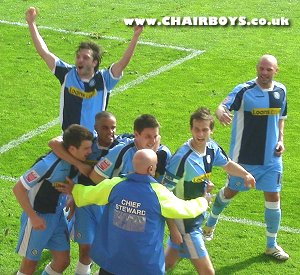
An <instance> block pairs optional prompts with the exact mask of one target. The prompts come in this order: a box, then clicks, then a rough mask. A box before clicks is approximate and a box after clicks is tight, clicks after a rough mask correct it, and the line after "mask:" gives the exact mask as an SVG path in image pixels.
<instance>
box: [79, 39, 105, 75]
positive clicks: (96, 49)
mask: <svg viewBox="0 0 300 275" xmlns="http://www.w3.org/2000/svg"><path fill="white" fill-rule="evenodd" d="M82 49H88V50H92V51H93V60H97V65H96V67H95V71H97V70H98V69H99V65H100V63H101V60H102V56H103V51H102V49H101V48H100V46H99V45H98V44H96V43H94V42H91V41H87V42H81V43H80V44H79V46H78V48H77V50H76V54H77V53H78V52H79V51H80V50H82Z"/></svg>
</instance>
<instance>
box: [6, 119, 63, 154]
mask: <svg viewBox="0 0 300 275" xmlns="http://www.w3.org/2000/svg"><path fill="white" fill-rule="evenodd" d="M58 122H59V119H58V118H55V119H54V120H52V121H50V122H48V123H46V124H44V125H41V126H39V127H38V128H36V129H35V130H32V131H30V132H28V133H26V134H24V135H22V136H20V137H19V138H17V139H14V140H12V141H10V142H9V143H7V144H5V145H3V146H2V147H0V155H1V154H3V153H5V152H7V151H8V150H10V149H12V148H14V147H16V146H18V145H20V144H22V143H24V142H25V141H27V140H29V139H31V138H33V137H34V136H37V135H39V134H41V133H43V132H46V131H47V130H48V129H49V128H50V127H52V126H54V125H56V124H57V123H58Z"/></svg>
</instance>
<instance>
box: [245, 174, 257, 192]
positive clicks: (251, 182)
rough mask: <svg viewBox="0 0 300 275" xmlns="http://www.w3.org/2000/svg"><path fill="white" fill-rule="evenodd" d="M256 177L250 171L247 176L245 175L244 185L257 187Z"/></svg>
mask: <svg viewBox="0 0 300 275" xmlns="http://www.w3.org/2000/svg"><path fill="white" fill-rule="evenodd" d="M255 183H256V181H255V178H254V177H253V176H252V175H251V174H250V173H248V174H247V175H246V176H245V177H244V185H245V187H247V188H249V189H250V188H255Z"/></svg>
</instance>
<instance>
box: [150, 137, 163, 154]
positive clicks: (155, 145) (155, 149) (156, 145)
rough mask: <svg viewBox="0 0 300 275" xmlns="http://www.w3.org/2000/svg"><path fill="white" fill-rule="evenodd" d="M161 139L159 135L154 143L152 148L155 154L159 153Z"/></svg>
mask: <svg viewBox="0 0 300 275" xmlns="http://www.w3.org/2000/svg"><path fill="white" fill-rule="evenodd" d="M160 139H161V136H160V135H157V137H156V138H155V142H154V145H153V147H152V150H153V151H154V152H157V150H158V148H159V146H160Z"/></svg>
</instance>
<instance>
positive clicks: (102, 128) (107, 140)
mask: <svg viewBox="0 0 300 275" xmlns="http://www.w3.org/2000/svg"><path fill="white" fill-rule="evenodd" d="M116 124H117V122H116V119H115V118H113V117H110V118H106V117H102V118H100V119H99V120H97V121H96V122H95V130H96V132H97V134H98V143H99V145H101V146H104V147H109V146H110V145H111V144H112V142H113V141H114V139H115V131H116Z"/></svg>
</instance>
